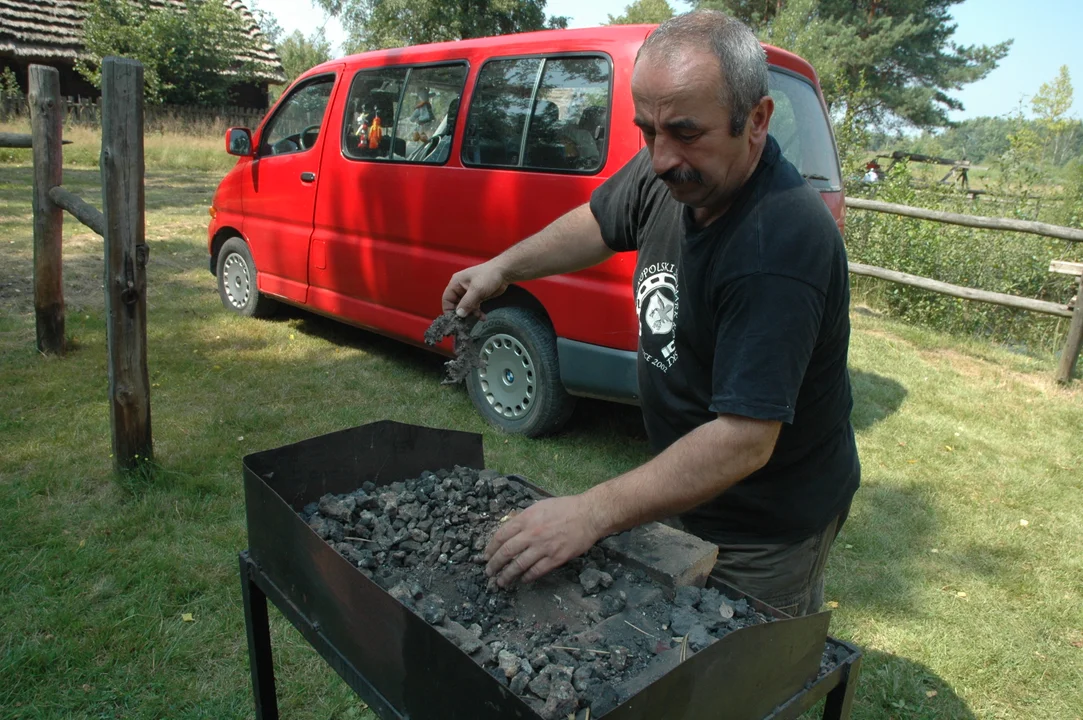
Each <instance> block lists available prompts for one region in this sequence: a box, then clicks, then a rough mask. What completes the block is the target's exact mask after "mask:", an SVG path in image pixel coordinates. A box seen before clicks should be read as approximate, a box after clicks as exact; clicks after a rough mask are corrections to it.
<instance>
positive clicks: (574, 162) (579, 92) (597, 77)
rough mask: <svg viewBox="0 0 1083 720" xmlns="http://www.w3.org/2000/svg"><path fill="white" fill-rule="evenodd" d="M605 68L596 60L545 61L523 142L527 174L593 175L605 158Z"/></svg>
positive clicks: (605, 65) (607, 86) (606, 82)
mask: <svg viewBox="0 0 1083 720" xmlns="http://www.w3.org/2000/svg"><path fill="white" fill-rule="evenodd" d="M608 108H609V63H607V62H606V61H605V60H603V59H601V58H597V57H589V58H586V57H583V58H558V59H550V60H546V61H545V72H543V73H542V79H541V83H540V84H539V86H538V93H537V100H535V102H534V111H533V113H531V116H530V130H529V131H528V132H527V138H526V160H525V162H524V165H525V166H526V167H529V168H538V169H545V170H588V171H589V170H598V169H599V168H601V166H602V158H603V157H604V156H605V152H604V150H605V130H606V115H607V114H608V113H607V110H608Z"/></svg>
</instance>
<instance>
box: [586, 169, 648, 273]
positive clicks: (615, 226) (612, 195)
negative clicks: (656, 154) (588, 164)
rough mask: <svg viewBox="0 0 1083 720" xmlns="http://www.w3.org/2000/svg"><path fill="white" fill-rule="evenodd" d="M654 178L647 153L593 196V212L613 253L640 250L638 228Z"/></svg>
mask: <svg viewBox="0 0 1083 720" xmlns="http://www.w3.org/2000/svg"><path fill="white" fill-rule="evenodd" d="M653 176H654V172H653V171H652V170H651V161H650V156H649V155H648V154H647V151H646V149H643V150H640V151H639V153H637V154H636V155H635V156H634V157H632V159H631V160H629V161H628V162H626V163H625V164H624V167H622V168H621V169H620V170H618V171H617V172H616V173H615V174H614V175H613V176H612V177H611V178H609V179H608V180H606V181H605V182H604V183H602V184H601V185H599V186H598V187H597V188H596V189H595V190H594V192H593V193H592V194H591V196H590V210H591V212H592V213H594V219H595V220H597V221H598V226H599V227H600V228H601V229H602V240H604V241H605V244H606V245H608V246H609V249H610V250H613V251H614V252H628V251H629V250H637V249H638V247H639V242H638V232H637V228H640V227H642V226H643V220H644V218H643V213H645V212H647V203H645V202H644V198H645V195H646V190H647V186H648V184H649V183H650V181H651V179H652V178H653Z"/></svg>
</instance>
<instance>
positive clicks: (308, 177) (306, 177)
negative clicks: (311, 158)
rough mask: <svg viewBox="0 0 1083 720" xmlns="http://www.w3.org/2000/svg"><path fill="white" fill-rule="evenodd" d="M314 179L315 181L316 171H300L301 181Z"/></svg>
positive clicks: (312, 180)
mask: <svg viewBox="0 0 1083 720" xmlns="http://www.w3.org/2000/svg"><path fill="white" fill-rule="evenodd" d="M315 181H316V173H314V172H303V173H301V182H315Z"/></svg>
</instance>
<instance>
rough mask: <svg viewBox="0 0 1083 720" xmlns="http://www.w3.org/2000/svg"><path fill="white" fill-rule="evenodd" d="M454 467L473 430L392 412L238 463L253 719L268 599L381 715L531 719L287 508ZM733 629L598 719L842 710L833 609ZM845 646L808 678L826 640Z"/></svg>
mask: <svg viewBox="0 0 1083 720" xmlns="http://www.w3.org/2000/svg"><path fill="white" fill-rule="evenodd" d="M453 465H462V466H467V467H477V468H482V467H485V464H484V452H483V447H482V439H481V436H480V435H476V434H473V433H465V432H459V431H452V430H439V429H432V428H424V427H421V426H417V425H407V424H403V423H397V422H392V421H381V422H376V423H370V424H368V425H363V426H360V427H357V428H350V429H347V430H342V431H339V432H335V433H330V434H327V435H321V436H318V437H315V438H311V439H308V440H303V441H301V442H298V443H293V444H290V445H286V446H283V447H280V448H275V449H272V450H267V451H263V452H259V453H253V454H251V455H248V456H246V457H245V458H244V459H243V471H244V484H245V506H246V516H247V524H248V539H249V547H248V550H245V551H244V552H242V553H240V557H239V562H240V575H241V585H242V596H243V601H244V610H245V625H246V631H247V635H248V644H249V660H250V665H251V675H252V685H253V694H254V697H255V703H256V718H257V719H258V720H277V718H278V708H277V702H276V695H275V680H274V665H273V656H272V651H271V641H270V628H269V622H268V614H267V600H268V599H270V600H271V602H272V603H273V604H274V605H275V606H276V607H277V608H278V609H279V610H280V611H281V612H282V614H283V615H284V616H285V617H286V618H287V619H288V620H289V621H290V623H291V624H292V625H293V626H294V627H295V628H297V629H298V631H300V632H301V634H302V636H303V637H304V638H305V639H306V641H308V642H309V644H311V645H312V646H313V647H314V648H315V649H316V650H317V651H318V652H319V654H320V655H321V656H322V657H323V658H324V659H325V661H327V663H328V664H329V665H330V666H331V667H332V668H333V669H334V670H335V671H336V672H337V673H338V674H339V675H340V676H341V677H342V678H343V679H344V680H345V681H346V682H347V684H348V685H349V686H350V687H351V688H352V689H353V690H354V692H355V693H356V694H357V695H358V696H359V697H360V698H361V699H362V700H364V701H365V702H366V703H367V704H368V705H369V706H370V707H371V708H372V709H373V710H374V711H375V712H376V714H377V715H379V716H380V717H381V718H383V719H384V720H392V719H393V720H407V719H409V720H497V719H498V718H499V719H501V720H503V719H505V718H522V719H523V720H538V719H539V717H540V716H538V715H537V714H536V713H535V712H534V711H533V710H532V709H531V708H530V706H529V705H527V704H526V703H525V702H524V701H523V700H522V699H521V698H519V697H517V696H516V695H514V694H513V693H512V692H511V691H510V690H508V689H507V688H506V687H504V686H503V685H502V684H500V683H499V682H497V681H496V680H495V679H494V678H492V677H491V676H490V675H489V674H488V673H487V672H486V671H485V670H484V669H483V668H481V667H480V666H478V665H477V664H476V663H475V662H474V661H473V660H472V659H471V658H469V657H468V656H466V655H465V654H464V653H463V652H462V651H461V650H459V649H458V648H457V647H455V645H454V644H452V643H451V642H450V641H449V640H447V639H446V638H444V637H443V636H441V635H440V634H439V633H438V632H436V631H435V629H433V628H432V627H431V626H429V625H428V624H427V623H425V621H424V620H422V619H421V618H420V617H418V616H416V615H414V614H413V613H412V612H410V611H409V610H408V609H406V608H405V607H403V606H402V605H401V604H400V603H398V602H397V601H396V600H395V599H394V598H392V597H391V596H390V595H388V594H387V593H386V592H385V591H384V590H383V589H382V588H380V587H379V586H378V585H377V584H376V583H375V582H373V581H372V580H369V579H368V578H367V577H365V576H364V575H363V574H362V573H361V572H360V571H359V570H358V569H357V568H356V567H354V566H353V565H352V564H350V563H349V562H348V561H347V560H346V559H345V558H343V557H342V556H340V555H339V554H338V553H337V552H336V551H335V550H334V549H333V548H331V547H330V546H329V545H327V543H325V542H324V541H323V540H322V539H321V538H319V537H318V536H317V535H316V534H315V533H314V532H313V531H312V530H311V529H310V528H309V527H308V526H307V525H306V524H305V523H304V522H303V521H302V520H301V518H300V516H299V515H298V514H297V511H298V510H300V509H301V508H302V507H303V506H304V505H305V504H307V503H308V502H311V501H313V500H316V499H318V498H319V497H321V496H322V495H324V494H325V493H346V492H350V491H352V490H354V489H356V488H357V487H358V486H359V485H360V484H361V483H362V482H364V481H366V480H372V481H373V482H376V483H377V484H378V485H383V484H389V483H391V482H393V481H395V480H404V479H407V478H411V477H417V476H418V475H420V473H421V472H423V471H425V470H433V469H436V468H441V467H445V468H450V467H452V466H453ZM708 585H710V586H714V587H717V588H719V590H720V591H722V592H723V593H724V594H726V595H727V596H729V597H731V598H734V599H736V598H740V597H746V598H748V600H749V602H750V603H751V604H752V605H753V606H755V607H756V608H757V609H758V610H760V612H763V613H764V614H767V615H771V616H774V617H776V618H778V619H777V620H776V621H775V622H771V623H766V624H762V625H757V626H752V627H749V628H743V629H741V630H736V631H734V632H731V633H729V634H728V635H726V636H725V637H724V638H722V639H721V640H720V641H719V642H717V643H715V644H714V645H712V646H711V647H709V648H706V649H704V650H702V651H701V652H699V653H697V654H695V655H693V656H692V657H690V658H689V659H688V660H687V661H685V662H684V663H681V664H680V665H678V666H677V667H676V668H674V669H673V670H671V671H670V672H668V673H666V674H665V675H663V676H662V677H660V678H659V679H657V680H655V681H654V682H653V683H651V684H650V685H648V686H647V687H646V688H644V689H643V690H642V691H640V692H639V693H638V694H636V695H634V696H633V697H631V698H630V699H629V700H628V701H626V702H625V703H624V704H622V705H620V706H619V707H617V708H616V709H614V710H612V711H611V712H609V713H606V714H605V715H604V716H602V718H603V720H648V718H658V717H662V716H663V715H664V716H665V717H668V718H681V719H682V720H706V719H707V718H717V717H719V713H720V712H721V713H722V716H723V717H727V718H748V719H749V720H755V719H758V718H765V719H767V718H769V719H770V720H785V719H788V718H796V717H798V716H800V714H801V713H802V712H804V711H805V710H806V709H808V708H809V707H811V706H812V705H814V704H815V703H816V702H817V701H819V700H820V699H821V698H823V697H827V698H828V703H827V706H826V707H825V712H824V717H825V718H838V719H839V720H843V719H845V718H848V717H849V714H850V707H851V706H852V702H853V694H854V690H855V688H856V684H857V678H858V674H859V669H860V664H861V653H860V651H859V650H858V649H857V648H855V647H854V646H852V645H849V644H847V643H843V642H840V641H838V640H835V639H833V638H829V637H828V636H827V628H828V623H829V621H830V613H829V612H824V613H817V614H815V615H810V616H805V617H799V618H787V617H786V616H785V615H782V614H781V613H779V612H778V611H777V610H775V609H774V608H771V607H769V606H767V605H764V604H763V603H761V602H760V601H758V600H756V599H755V598H752V597H749V596H747V595H745V594H744V593H741V592H740V591H738V590H737V589H735V588H733V587H731V586H729V585H726V584H725V583H723V582H721V581H720V580H718V579H717V578H710V579H709V580H708ZM825 641H826V642H827V643H828V644H829V645H832V646H834V647H835V648H841V649H842V650H844V651H845V652H846V653H847V654H846V657H845V659H843V660H842V661H841V662H840V663H839V665H838V667H836V668H834V669H833V670H832V671H831V672H830V673H827V674H826V675H824V676H823V677H819V678H817V677H816V674H817V672H818V669H819V659H820V654H821V652H822V650H823V648H824V642H825Z"/></svg>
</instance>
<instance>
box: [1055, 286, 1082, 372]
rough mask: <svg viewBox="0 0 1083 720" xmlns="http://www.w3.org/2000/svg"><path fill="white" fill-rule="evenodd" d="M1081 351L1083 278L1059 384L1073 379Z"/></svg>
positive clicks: (1065, 348) (1063, 355)
mask: <svg viewBox="0 0 1083 720" xmlns="http://www.w3.org/2000/svg"><path fill="white" fill-rule="evenodd" d="M1080 350H1083V276H1081V277H1080V278H1079V288H1078V294H1077V295H1076V303H1075V311H1074V312H1073V313H1072V322H1071V324H1070V325H1069V326H1068V338H1067V339H1066V340H1065V341H1064V350H1062V351H1061V353H1060V362H1059V363H1057V382H1061V383H1066V382H1068V381H1069V380H1071V379H1072V371H1073V370H1074V369H1075V364H1076V362H1077V361H1078V360H1079V352H1080Z"/></svg>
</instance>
